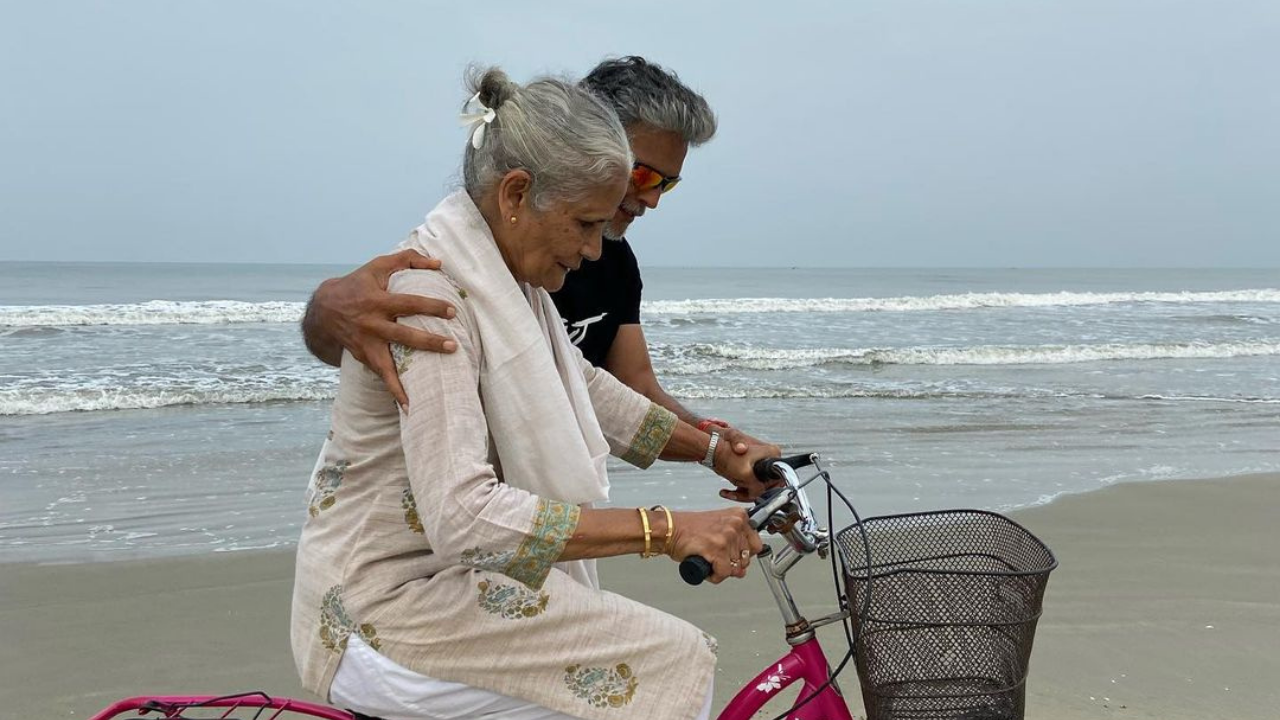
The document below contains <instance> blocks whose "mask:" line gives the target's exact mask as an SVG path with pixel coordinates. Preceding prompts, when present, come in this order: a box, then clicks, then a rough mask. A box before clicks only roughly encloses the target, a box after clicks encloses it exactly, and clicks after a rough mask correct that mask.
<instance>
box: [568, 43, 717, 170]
mask: <svg viewBox="0 0 1280 720" xmlns="http://www.w3.org/2000/svg"><path fill="white" fill-rule="evenodd" d="M581 84H582V86H583V87H585V88H587V89H588V90H590V91H592V92H594V93H596V94H597V95H599V96H600V97H602V98H604V100H605V102H607V103H609V105H610V106H612V107H613V110H614V112H616V113H618V119H619V120H621V121H622V124H623V125H625V126H626V127H628V128H630V127H632V126H633V125H635V124H644V125H649V126H651V127H654V128H657V129H659V130H669V131H671V132H674V133H676V134H677V135H679V136H680V137H682V138H684V141H685V142H686V143H688V144H690V145H693V146H695V147H696V146H698V145H701V144H702V143H704V142H707V141H708V140H710V139H711V138H712V137H713V136H714V135H715V134H716V115H715V113H713V112H711V106H710V105H708V104H707V101H706V100H705V99H704V98H703V97H702V96H701V95H699V94H698V93H696V92H694V91H693V90H690V89H689V87H688V86H686V85H685V84H684V83H682V82H680V78H679V77H677V76H676V74H675V73H673V72H670V71H668V70H665V69H663V68H662V67H661V66H660V65H655V64H654V63H651V62H649V61H647V60H645V59H644V58H642V57H637V56H634V55H632V56H629V57H623V58H615V59H610V60H605V61H604V62H602V63H600V64H599V65H597V66H596V67H595V69H594V70H592V71H591V73H590V74H588V75H587V76H586V77H585V78H583V79H582V83H581Z"/></svg>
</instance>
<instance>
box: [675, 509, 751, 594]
mask: <svg viewBox="0 0 1280 720" xmlns="http://www.w3.org/2000/svg"><path fill="white" fill-rule="evenodd" d="M672 516H673V518H674V520H675V533H674V534H673V535H672V538H671V559H672V560H675V561H676V562H680V561H681V560H684V559H685V558H687V557H690V556H692V555H698V556H701V557H703V558H705V559H706V560H707V561H708V562H710V563H711V568H712V572H711V576H710V577H709V578H707V579H708V580H710V581H711V582H713V583H719V582H721V581H723V580H725V579H726V578H731V577H738V578H740V577H746V574H747V566H748V565H750V564H751V559H752V558H754V557H755V556H756V555H757V554H758V553H759V552H760V549H761V548H762V547H763V543H762V542H761V540H760V535H759V534H757V533H756V531H755V530H752V529H751V525H750V524H749V523H748V521H747V512H746V510H743V509H742V508H724V509H721V510H706V511H700V512H673V513H672Z"/></svg>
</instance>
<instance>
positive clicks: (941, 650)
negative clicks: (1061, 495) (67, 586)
mask: <svg viewBox="0 0 1280 720" xmlns="http://www.w3.org/2000/svg"><path fill="white" fill-rule="evenodd" d="M818 461H819V458H818V455H816V454H811V455H796V456H793V457H789V458H778V459H772V460H762V461H760V462H759V463H757V465H756V474H757V475H758V476H760V478H761V479H762V480H771V481H776V482H777V486H776V487H774V488H772V489H771V490H769V491H768V492H766V493H765V494H764V495H763V496H761V497H760V498H759V499H758V500H757V501H756V503H755V505H754V506H753V507H752V509H751V512H750V521H751V525H752V527H753V528H755V529H756V530H758V531H760V532H768V533H771V534H774V535H778V536H780V537H782V538H784V539H785V540H786V542H785V543H784V544H781V546H780V548H779V549H776V550H775V549H774V548H772V547H771V546H769V545H765V547H764V549H763V550H762V551H761V553H760V555H759V556H758V559H759V560H760V570H761V574H762V575H763V576H764V578H765V582H766V583H768V586H769V589H770V591H771V592H772V594H773V597H774V600H775V601H776V602H777V605H778V610H779V611H780V612H781V614H782V620H783V623H784V625H785V636H786V641H787V643H788V644H789V645H790V646H791V649H790V651H789V652H787V653H786V654H785V655H783V656H782V657H781V658H779V659H778V660H776V661H775V662H772V663H770V664H769V665H768V666H767V667H766V668H765V669H764V670H762V671H761V672H760V673H759V674H758V675H756V676H755V678H753V679H752V680H751V681H750V682H748V683H747V684H746V686H744V687H743V688H742V689H741V690H740V691H739V692H738V693H737V694H736V695H735V696H734V697H733V699H731V700H730V701H729V703H728V705H726V706H725V708H724V709H723V710H722V711H721V713H720V715H719V720H749V719H750V718H752V717H754V716H755V714H756V713H757V712H758V711H759V710H761V709H762V708H763V707H764V706H765V705H766V704H768V703H769V702H771V701H773V700H775V699H776V698H777V697H778V696H779V695H780V694H781V693H782V691H783V690H785V689H787V688H788V687H790V686H792V685H794V684H796V683H802V687H801V690H800V693H799V695H798V696H797V699H796V701H795V703H794V704H792V705H791V706H790V707H789V708H787V709H786V710H783V711H782V712H781V713H780V714H779V715H777V716H776V717H775V719H774V720H801V718H807V719H809V720H814V719H816V718H822V719H823V720H852V719H853V716H852V714H851V713H850V711H849V707H848V705H847V703H846V702H845V698H844V695H843V693H842V692H841V690H840V687H839V685H838V684H837V683H836V677H837V676H838V675H839V673H840V672H841V670H843V669H844V667H845V665H846V664H847V663H848V661H849V660H850V659H852V658H854V657H855V656H856V657H857V660H858V666H859V671H860V674H863V675H866V676H868V677H863V678H862V691H863V699H864V702H865V703H866V706H867V712H868V715H869V717H871V718H929V719H935V720H941V719H943V718H952V719H956V720H979V719H981V720H987V719H988V718H1001V719H1004V718H1010V719H1013V718H1020V717H1021V716H1022V712H1023V707H1022V698H1023V684H1022V683H1023V681H1024V680H1025V674H1026V663H1027V658H1028V656H1029V654H1030V637H1031V634H1033V633H1034V629H1035V622H1036V620H1037V619H1038V617H1039V607H1040V599H1041V596H1042V594H1043V591H1044V579H1045V577H1047V574H1048V571H1049V570H1051V569H1052V568H1053V567H1054V566H1056V561H1054V559H1053V556H1052V554H1051V553H1049V551H1048V549H1047V548H1045V547H1044V545H1043V544H1042V543H1040V542H1039V541H1038V540H1036V539H1035V538H1034V537H1033V536H1031V535H1030V533H1027V532H1026V531H1025V530H1023V529H1022V528H1021V527H1020V526H1018V525H1016V523H1013V522H1012V521H1010V520H1008V519H1007V518H1003V517H1002V516H1000V515H996V514H994V513H988V512H983V511H974V510H963V511H950V512H942V513H918V514H912V515H897V516H887V517H882V518H869V519H867V520H866V521H863V520H862V519H861V518H859V517H858V515H857V511H856V510H854V508H853V506H852V505H851V504H850V503H849V502H848V500H847V499H846V498H845V497H844V495H843V494H842V493H840V491H839V490H838V489H836V488H835V486H834V485H832V484H831V481H830V477H829V476H828V475H827V473H826V472H825V471H824V470H822V468H821V466H820V465H819V464H818ZM809 466H813V467H814V469H815V471H816V472H815V474H814V475H813V476H812V477H809V478H807V479H805V480H803V481H802V480H801V479H800V478H799V476H798V475H797V470H800V469H802V468H805V467H809ZM819 478H821V479H822V480H823V481H824V482H825V483H826V486H827V488H828V508H830V507H831V505H832V503H831V502H830V500H831V498H830V493H831V492H834V493H836V494H838V495H839V496H840V498H841V500H843V501H844V503H845V505H846V506H847V507H848V508H849V510H850V511H851V512H852V513H853V515H854V518H855V520H856V522H855V524H854V525H852V526H850V527H849V528H847V529H846V530H844V531H842V532H841V533H840V549H841V551H842V554H843V556H844V557H843V560H844V563H843V565H844V567H843V572H844V577H845V578H846V584H847V586H848V588H847V589H848V595H847V596H846V595H845V594H843V593H841V592H840V591H839V590H840V582H839V580H838V579H837V581H836V586H837V598H838V602H839V606H840V610H839V611H838V612H836V613H833V614H830V615H826V616H823V617H820V618H816V619H813V620H810V619H808V618H806V617H804V616H803V615H801V614H800V611H799V609H798V608H797V607H796V604H795V600H794V598H793V597H792V594H791V591H790V589H789V588H788V587H787V573H788V572H789V571H790V570H791V569H792V568H793V567H795V565H796V563H798V562H799V561H800V560H802V559H804V558H805V557H808V556H810V555H813V554H815V553H816V554H818V555H819V556H820V557H824V558H825V557H830V559H831V563H832V571H833V574H837V577H839V576H838V573H839V572H840V571H839V570H837V568H836V557H835V555H833V554H831V552H830V550H831V533H830V531H829V530H828V529H827V528H824V527H821V526H820V525H819V523H818V521H817V519H816V518H815V517H814V514H813V510H812V506H811V505H810V503H809V499H808V497H807V495H806V494H805V490H804V488H805V486H806V485H808V484H809V483H810V482H812V481H813V480H815V479H819ZM828 525H830V510H829V511H828ZM868 528H871V529H872V532H873V534H876V535H877V537H876V542H875V543H873V542H871V540H870V536H869V534H868ZM938 538H940V539H941V540H937V539H938ZM882 539H883V542H881V540H882ZM992 547H996V548H998V551H992V550H991V549H990V548H992ZM1012 556H1016V557H1012ZM1011 557H1012V559H1011ZM710 574H711V565H710V563H708V562H707V561H706V560H704V559H703V558H700V557H697V556H694V557H690V558H687V559H685V560H684V561H683V562H682V563H681V564H680V575H681V577H683V578H684V580H685V581H686V582H688V583H690V584H693V585H697V584H699V583H701V582H702V581H703V580H705V579H706V578H707V577H709V576H710ZM873 579H874V581H875V584H876V586H877V593H879V595H877V597H878V598H879V599H873V593H872V589H871V586H872V580H873ZM922 598H924V599H923V600H922ZM974 598H978V600H979V601H980V605H981V606H980V607H977V609H976V611H975V605H974V602H973V600H974ZM984 598H985V599H986V600H984ZM851 602H852V604H853V606H856V608H857V612H851V611H850V607H851ZM982 603H985V604H982ZM886 605H891V606H895V607H898V606H901V607H906V608H926V609H927V610H926V611H927V612H928V613H935V614H936V612H935V609H937V608H941V609H942V610H943V611H944V612H946V613H949V614H952V615H955V614H956V612H958V613H959V614H960V615H962V616H963V617H961V618H960V619H959V620H957V619H956V618H954V617H947V618H941V620H942V621H939V620H940V618H938V617H936V616H929V617H925V616H921V615H919V614H918V613H916V614H914V615H913V616H911V617H907V618H905V619H903V620H895V619H892V618H889V619H886V617H885V610H884V607H885V606H886ZM836 622H844V623H845V636H846V638H847V639H848V642H849V650H848V652H847V653H846V654H845V656H844V658H843V659H842V660H841V661H840V663H839V665H838V666H837V667H836V668H835V670H834V671H832V669H831V665H830V663H829V662H828V660H827V656H826V653H825V652H824V651H823V649H822V646H821V645H820V644H819V642H818V638H817V635H816V634H815V632H814V631H815V629H816V628H818V627H821V626H824V625H829V624H832V623H836ZM922 633H924V634H925V635H928V634H929V633H933V635H934V636H933V637H925V638H924V641H923V644H922V643H921V642H920V641H919V637H920V636H921V635H922ZM939 633H941V635H940V637H937V636H938V634H939ZM855 636H856V638H855ZM913 644H914V649H913ZM974 647H979V648H981V649H982V651H983V652H987V651H989V650H991V649H993V648H994V650H995V652H994V654H992V653H988V654H989V655H990V657H991V658H994V659H995V662H989V661H988V660H989V659H990V658H987V657H985V656H981V655H980V654H979V655H975V653H974V652H973V651H972V650H973V648H974ZM921 648H924V651H923V653H922V652H921V651H920V649H921ZM957 648H966V649H967V650H968V652H967V653H959V654H957V653H956V652H955V651H956V649H957ZM922 655H929V656H936V657H921V656H922ZM961 655H962V656H963V657H962V658H961V659H962V661H963V662H961V663H960V664H959V665H956V664H955V663H954V662H953V660H954V658H955V657H957V656H961ZM878 656H885V657H887V658H888V659H889V660H890V661H891V662H890V663H889V665H890V666H893V665H894V664H895V663H896V664H898V665H901V663H902V660H903V658H906V659H907V660H908V661H909V664H910V666H911V669H910V672H909V673H907V675H904V674H903V673H901V672H897V671H894V672H890V673H887V674H886V673H885V672H884V671H882V670H879V669H878V665H877V663H878V661H879V658H878ZM938 662H943V663H947V666H946V667H940V666H938V664H937V663H938ZM975 665H977V666H981V667H978V668H977V669H974V666H975ZM922 673H923V675H922ZM877 675H879V677H878V678H877V677H876V676H877ZM251 710H252V711H253V712H252V714H251V715H247V716H245V715H241V714H234V713H237V712H238V711H243V712H249V711H251ZM130 711H136V713H137V714H138V715H152V716H153V717H157V718H165V719H169V720H176V719H178V718H187V719H192V720H194V719H197V718H199V719H210V718H232V717H234V718H237V719H240V718H243V717H251V718H253V720H276V719H277V718H281V717H315V718H322V719H323V720H376V719H373V718H366V717H365V716H363V715H359V714H353V713H349V712H346V711H343V710H338V709H336V708H332V707H328V706H325V705H318V704H315V703H309V702H305V701H301V700H294V699H291V698H273V697H269V696H267V695H266V694H264V693H246V694H243V695H234V696H221V697H209V696H165V697H134V698H128V699H125V700H121V701H119V702H117V703H115V704H113V705H112V706H111V707H108V708H106V709H104V710H103V711H101V712H99V713H98V714H96V715H94V716H93V717H92V718H91V720H110V719H111V718H114V717H116V716H117V715H119V714H121V713H124V712H130ZM233 714H234V715H233Z"/></svg>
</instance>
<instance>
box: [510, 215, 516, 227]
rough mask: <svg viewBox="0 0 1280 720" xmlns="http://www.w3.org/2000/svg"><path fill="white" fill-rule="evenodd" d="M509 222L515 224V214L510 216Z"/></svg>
mask: <svg viewBox="0 0 1280 720" xmlns="http://www.w3.org/2000/svg"><path fill="white" fill-rule="evenodd" d="M511 224H512V225H515V224H516V216H515V215H512V216H511Z"/></svg>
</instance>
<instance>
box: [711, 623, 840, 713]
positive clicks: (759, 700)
mask: <svg viewBox="0 0 1280 720" xmlns="http://www.w3.org/2000/svg"><path fill="white" fill-rule="evenodd" d="M829 672H830V669H829V666H828V665H827V656H826V653H824V652H823V651H822V647H821V646H820V645H819V644H818V638H816V637H815V638H810V639H809V640H807V641H805V642H803V643H801V644H799V645H797V646H795V647H794V648H792V649H791V652H789V653H787V654H786V655H784V656H782V657H781V658H780V659H779V660H778V661H777V662H775V663H773V664H772V665H770V666H769V668H768V669H766V670H765V671H764V672H762V673H760V674H759V675H757V676H756V677H755V679H754V680H752V681H751V682H749V683H747V685H746V686H745V687H743V688H742V689H741V690H739V691H738V694H737V695H734V696H733V699H732V700H730V701H729V704H728V705H725V707H724V710H723V711H721V713H720V715H719V720H748V719H749V718H751V717H752V716H754V715H755V714H756V712H757V711H758V710H760V708H762V707H764V705H765V703H768V702H769V701H770V700H772V699H773V698H774V697H776V696H777V694H778V693H780V692H782V690H784V689H785V688H787V687H790V686H791V685H792V684H794V683H796V682H799V681H804V686H803V687H802V688H801V690H800V695H799V698H800V699H804V698H807V697H809V696H810V695H812V694H813V692H814V691H815V690H817V689H818V688H820V687H822V684H823V683H825V682H826V681H827V674H828V673H829ZM788 717H790V718H793V720H800V718H801V717H808V718H823V720H853V715H851V714H850V713H849V706H848V705H847V704H846V703H845V701H844V696H842V695H841V694H840V692H839V689H838V688H837V687H836V685H835V683H832V684H831V686H830V687H827V688H826V689H824V690H823V691H822V692H821V693H820V694H819V695H818V697H816V698H814V699H813V700H811V701H809V702H808V703H806V704H805V706H804V707H802V708H800V709H799V710H797V711H796V712H794V713H790V714H788Z"/></svg>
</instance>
